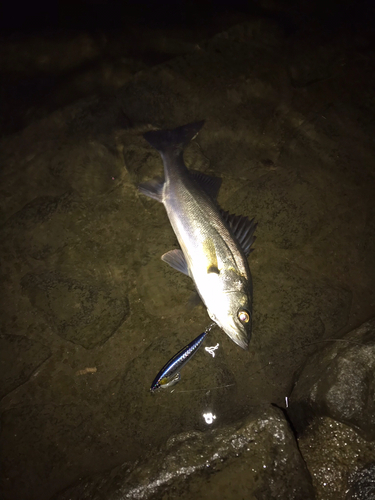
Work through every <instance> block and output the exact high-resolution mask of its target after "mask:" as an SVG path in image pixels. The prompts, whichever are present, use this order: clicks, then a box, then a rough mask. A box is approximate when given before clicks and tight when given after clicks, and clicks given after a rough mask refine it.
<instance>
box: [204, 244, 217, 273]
mask: <svg viewBox="0 0 375 500" xmlns="http://www.w3.org/2000/svg"><path fill="white" fill-rule="evenodd" d="M203 251H204V253H205V255H206V258H207V261H208V264H207V273H215V274H220V270H219V265H218V263H217V255H216V248H215V244H214V242H213V241H212V240H211V239H210V238H207V239H206V240H205V241H204V243H203Z"/></svg>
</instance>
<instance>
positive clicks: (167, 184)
mask: <svg viewBox="0 0 375 500" xmlns="http://www.w3.org/2000/svg"><path fill="white" fill-rule="evenodd" d="M203 124H204V121H200V122H194V123H189V124H187V125H183V126H181V127H177V128H175V129H171V130H150V131H148V132H146V133H145V134H144V138H145V140H146V141H147V142H148V143H149V144H150V145H151V146H152V147H153V148H155V149H156V150H157V151H158V152H159V154H160V155H161V157H162V160H163V164H164V176H163V177H161V178H157V179H154V180H151V181H148V182H144V183H142V184H140V185H139V186H138V189H139V191H140V193H142V194H144V195H146V196H149V197H151V198H153V199H155V200H157V201H159V202H161V203H163V205H164V207H165V209H166V212H167V215H168V218H169V221H170V223H171V225H172V228H173V231H174V233H175V235H176V237H177V240H178V243H179V246H180V248H178V249H173V250H170V251H169V252H167V253H165V254H164V255H162V257H161V258H162V260H163V261H164V262H166V263H167V264H169V265H170V266H171V267H172V268H174V269H176V270H178V271H180V272H182V273H184V274H185V275H187V276H189V277H190V278H192V280H193V281H194V284H195V287H196V290H197V292H198V295H199V296H200V298H201V299H202V301H203V303H204V305H205V306H206V308H207V312H208V315H209V316H210V318H211V319H212V321H214V322H215V323H216V324H217V325H218V326H219V327H220V328H221V329H222V330H223V331H224V332H225V333H226V334H227V335H228V336H229V337H230V339H231V340H233V341H234V342H235V343H236V344H237V345H238V346H240V347H241V348H242V349H248V347H249V342H250V339H251V334H252V302H253V285H252V277H251V273H250V268H249V264H248V261H247V257H248V255H249V254H250V252H251V250H252V249H251V246H252V244H253V243H254V241H255V238H256V237H255V236H254V231H255V229H256V227H257V224H256V223H255V222H254V219H252V220H249V219H248V218H247V217H245V216H242V215H231V214H230V213H229V212H226V211H224V210H222V209H221V208H220V207H219V205H218V203H217V201H216V198H217V195H218V192H219V189H220V186H221V183H222V179H221V178H219V177H213V176H210V175H207V174H205V173H203V172H200V171H196V170H188V168H187V167H186V165H185V163H184V159H183V152H184V149H185V147H186V146H187V145H188V144H189V143H190V141H192V140H193V139H194V138H195V137H196V136H197V134H198V133H199V131H200V130H201V128H202V127H203Z"/></svg>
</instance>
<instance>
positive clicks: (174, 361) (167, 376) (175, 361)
mask: <svg viewBox="0 0 375 500" xmlns="http://www.w3.org/2000/svg"><path fill="white" fill-rule="evenodd" d="M215 326H216V323H212V324H211V325H209V326H208V327H207V328H206V329H205V331H204V332H203V333H201V334H200V335H198V337H197V338H195V339H194V340H192V341H191V342H190V343H189V344H188V345H186V346H185V347H183V348H182V349H181V350H180V351H178V353H177V354H175V355H174V356H173V357H172V358H171V359H170V360H169V361H168V363H167V364H166V365H164V366H163V368H162V369H161V370H160V371H159V373H158V374H157V375H156V377H155V378H154V381H153V382H152V384H151V388H150V391H151V392H152V393H153V392H155V391H156V390H158V389H161V388H162V389H166V388H167V387H172V386H173V385H175V384H177V383H178V382H179V381H180V380H181V374H180V371H181V368H182V367H183V366H185V365H186V363H187V362H188V361H190V360H191V358H192V357H193V356H194V354H195V353H196V352H197V351H198V349H199V347H200V346H201V345H202V342H203V341H204V339H205V338H206V336H207V335H208V333H209V332H210V331H211V330H212V328H214V327H215Z"/></svg>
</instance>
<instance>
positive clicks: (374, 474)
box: [346, 463, 375, 500]
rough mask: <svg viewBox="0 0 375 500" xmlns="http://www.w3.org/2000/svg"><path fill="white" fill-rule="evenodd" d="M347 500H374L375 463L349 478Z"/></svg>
mask: <svg viewBox="0 0 375 500" xmlns="http://www.w3.org/2000/svg"><path fill="white" fill-rule="evenodd" d="M349 484H350V489H349V491H348V493H347V495H346V499H347V500H372V499H374V498H375V463H372V464H370V465H368V466H367V467H363V469H361V470H359V471H357V472H355V473H354V474H352V476H351V477H350V478H349Z"/></svg>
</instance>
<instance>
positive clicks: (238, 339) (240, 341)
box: [225, 332, 250, 351]
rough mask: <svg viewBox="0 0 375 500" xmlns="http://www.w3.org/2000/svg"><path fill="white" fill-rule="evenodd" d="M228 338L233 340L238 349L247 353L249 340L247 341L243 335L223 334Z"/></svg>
mask: <svg viewBox="0 0 375 500" xmlns="http://www.w3.org/2000/svg"><path fill="white" fill-rule="evenodd" d="M225 333H226V334H227V335H228V337H229V338H230V339H231V340H233V342H234V343H236V344H237V345H238V346H239V347H241V348H242V349H244V350H245V351H247V350H248V349H249V343H250V339H248V338H247V337H246V336H245V335H242V334H238V333H237V332H236V333H234V332H230V333H228V332H225Z"/></svg>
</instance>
